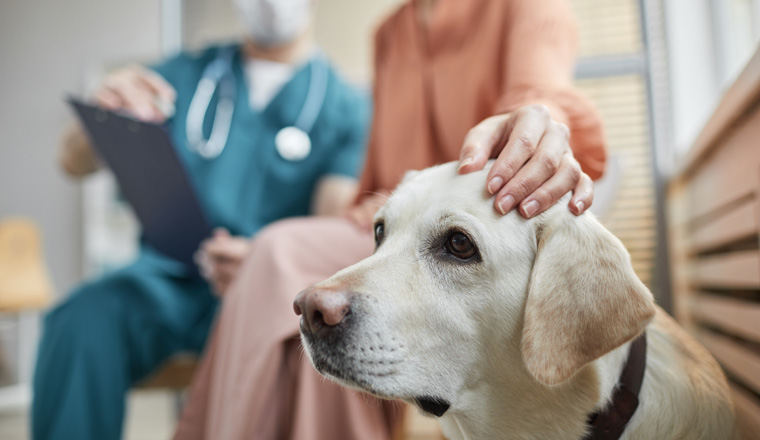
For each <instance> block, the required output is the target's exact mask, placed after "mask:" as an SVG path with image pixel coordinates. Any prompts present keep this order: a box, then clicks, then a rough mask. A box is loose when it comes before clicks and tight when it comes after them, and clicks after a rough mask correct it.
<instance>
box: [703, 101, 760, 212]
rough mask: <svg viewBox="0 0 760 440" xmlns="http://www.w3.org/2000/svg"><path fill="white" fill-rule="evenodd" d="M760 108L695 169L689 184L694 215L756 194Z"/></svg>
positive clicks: (759, 154)
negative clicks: (755, 177)
mask: <svg viewBox="0 0 760 440" xmlns="http://www.w3.org/2000/svg"><path fill="white" fill-rule="evenodd" d="M758 139H760V108H758V109H756V110H754V111H753V112H752V114H751V115H749V116H748V117H747V119H745V120H743V121H742V122H741V123H740V124H739V125H738V126H737V127H736V128H732V129H730V130H728V131H727V132H726V133H725V138H724V140H722V143H721V145H720V148H718V149H716V150H714V151H713V152H712V153H711V154H710V156H709V157H708V158H707V161H706V162H704V163H703V164H702V166H700V167H698V168H697V169H696V170H695V174H694V175H693V178H692V179H691V184H690V186H689V201H690V204H691V211H692V212H691V214H692V216H696V217H698V216H702V215H705V214H708V213H710V212H715V211H716V210H718V209H719V208H720V207H721V206H724V205H725V204H726V203H727V202H730V201H733V200H738V199H740V198H742V197H746V196H748V195H751V194H752V193H754V191H755V189H756V186H757V182H756V181H755V179H754V176H756V175H757V169H758V168H757V166H758V163H760V146H758Z"/></svg>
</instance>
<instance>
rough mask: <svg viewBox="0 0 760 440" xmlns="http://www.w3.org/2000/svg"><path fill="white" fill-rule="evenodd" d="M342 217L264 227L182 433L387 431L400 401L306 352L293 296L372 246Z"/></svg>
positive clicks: (298, 436) (318, 439) (268, 435)
mask: <svg viewBox="0 0 760 440" xmlns="http://www.w3.org/2000/svg"><path fill="white" fill-rule="evenodd" d="M373 246H374V243H373V238H372V236H371V234H369V233H367V232H364V231H360V230H358V229H357V228H356V227H355V226H354V225H353V224H351V223H349V222H348V221H346V220H343V219H334V218H304V219H294V220H286V221H282V222H279V223H276V224H274V225H271V226H269V227H267V228H266V229H264V230H262V231H261V232H260V233H259V234H258V235H257V237H256V239H255V240H254V242H253V245H252V250H251V254H250V255H249V256H248V258H247V259H246V261H245V262H244V263H243V266H242V267H241V270H240V274H239V275H238V277H237V279H236V280H235V281H234V282H233V283H232V284H231V285H230V288H229V289H228V291H227V292H226V294H225V296H224V298H223V301H222V306H221V310H220V313H219V316H218V317H217V322H216V324H215V326H214V329H213V331H212V334H211V335H210V337H209V342H208V344H207V348H206V352H205V353H204V356H203V359H202V360H201V363H200V365H199V369H198V371H197V373H196V375H195V378H194V379H193V383H192V385H191V388H190V392H189V396H188V401H187V404H186V406H185V409H184V411H183V414H182V417H181V419H180V422H179V425H178V428H177V432H176V433H175V437H174V438H175V439H177V440H187V439H209V440H237V439H241V440H242V439H255V440H352V439H357V440H389V439H390V438H391V437H392V435H393V433H394V430H395V429H396V425H397V423H398V422H399V421H400V419H401V415H402V412H403V410H402V407H401V406H400V405H399V404H397V403H393V402H388V401H382V400H379V399H376V398H374V397H372V396H369V395H366V394H363V393H359V392H356V391H352V390H348V389H345V388H342V387H340V386H338V385H336V384H334V383H332V382H330V381H328V380H326V379H325V378H323V377H322V376H320V375H319V374H318V373H317V372H316V371H315V370H314V368H313V367H312V366H311V364H310V363H309V361H308V359H307V358H306V355H305V354H304V353H303V349H302V347H301V343H300V340H299V336H298V326H299V317H298V316H296V314H295V313H294V311H293V299H294V298H295V296H296V295H297V294H298V292H300V291H301V290H302V289H304V288H306V287H308V286H310V285H311V284H314V283H316V282H319V281H322V280H324V279H326V278H328V277H330V276H331V275H333V274H334V273H335V272H337V271H338V270H340V269H342V268H344V267H347V266H350V265H351V264H354V263H356V262H358V261H360V260H361V259H363V258H365V257H367V256H369V255H370V254H371V253H372V249H373Z"/></svg>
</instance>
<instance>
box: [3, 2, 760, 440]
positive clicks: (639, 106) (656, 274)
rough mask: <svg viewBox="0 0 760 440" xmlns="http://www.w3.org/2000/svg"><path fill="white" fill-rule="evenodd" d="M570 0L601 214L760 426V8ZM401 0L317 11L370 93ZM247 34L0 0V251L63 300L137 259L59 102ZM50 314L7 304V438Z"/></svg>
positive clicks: (164, 14)
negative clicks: (377, 41) (66, 144)
mask: <svg viewBox="0 0 760 440" xmlns="http://www.w3.org/2000/svg"><path fill="white" fill-rule="evenodd" d="M463 1H466V0H463ZM570 2H571V3H572V6H573V8H574V10H575V14H576V18H577V21H578V24H579V31H580V51H579V59H578V64H577V69H576V80H577V85H578V87H579V88H581V89H582V90H583V91H584V92H585V93H586V94H587V95H588V96H589V97H590V98H591V100H592V101H594V103H595V104H596V105H597V106H598V108H599V110H600V112H601V114H602V117H603V119H604V123H605V128H606V131H607V136H608V138H609V145H610V148H611V150H610V161H609V163H610V164H609V168H608V173H607V175H606V176H605V178H604V179H603V181H602V182H601V183H600V184H599V189H598V190H597V196H596V198H597V200H596V204H595V208H594V209H596V210H597V213H598V214H599V215H600V216H601V218H602V220H603V222H604V223H605V225H606V226H607V227H608V228H609V229H610V230H611V231H612V232H613V233H615V234H616V235H617V236H618V237H619V238H620V239H621V240H622V241H623V243H624V244H625V245H626V246H627V247H628V250H629V251H630V253H631V256H632V260H633V265H634V268H635V270H636V272H637V274H638V275H639V277H640V278H641V279H642V280H643V281H644V282H645V283H646V284H647V285H648V286H649V287H650V288H651V289H652V291H653V292H655V294H656V296H657V298H658V301H659V302H660V304H661V305H662V306H663V307H664V308H666V309H667V310H668V311H670V312H671V313H674V314H676V316H677V318H678V319H679V320H680V321H681V322H682V323H683V324H684V325H686V326H688V327H689V328H690V329H691V330H693V331H694V332H695V334H698V335H700V337H701V339H702V341H703V342H705V344H706V345H708V347H709V348H710V349H711V350H712V351H713V352H714V353H715V354H716V357H718V359H719V360H720V361H721V363H722V364H723V366H724V367H725V368H726V370H727V372H728V374H729V376H730V377H731V378H732V380H733V384H734V389H735V392H736V393H737V394H736V395H737V396H739V397H738V398H737V399H739V400H740V401H741V403H740V404H739V405H738V406H740V407H741V411H742V413H743V414H746V415H747V419H748V420H750V421H752V420H754V422H753V423H754V424H755V425H754V426H755V427H757V426H760V399H758V393H760V350H758V343H759V342H760V328H759V327H758V322H760V311H759V310H760V309H759V308H758V304H760V259H759V258H758V250H757V248H758V220H757V219H758V216H760V208H758V206H760V202H758V197H756V194H757V191H758V189H760V153H758V152H759V151H760V145H758V139H760V133H754V132H758V130H760V124H757V123H755V121H756V120H758V121H760V116H757V115H756V113H757V109H758V106H757V103H758V102H760V99H759V98H758V91H760V60H757V59H756V58H753V56H754V55H755V51H756V48H757V42H758V41H759V40H760V0H571V1H570ZM400 3H401V1H399V0H373V1H368V0H319V1H318V3H317V15H316V17H317V19H316V36H317V40H318V42H319V44H320V45H321V46H322V47H323V48H324V50H325V52H326V53H327V54H328V56H329V57H330V58H331V59H332V61H333V62H334V63H335V64H336V65H337V66H338V67H339V68H340V69H341V70H342V71H343V72H344V74H345V75H346V76H347V77H348V78H349V79H350V80H351V81H352V82H354V83H355V84H357V85H359V86H361V87H364V88H366V89H367V90H369V89H370V88H371V76H372V75H371V72H372V70H371V61H372V34H373V31H374V30H375V25H376V24H377V23H378V22H379V21H380V20H381V19H382V18H383V17H384V16H385V15H387V14H388V13H390V12H391V11H392V10H393V9H394V8H396V7H397V6H398V5H399V4H400ZM239 36H240V29H239V28H238V21H237V20H236V19H235V17H234V15H233V8H232V6H231V4H230V2H229V0H132V1H129V2H123V1H115V0H97V1H96V0H69V1H65V2H60V1H51V0H39V1H34V2H29V1H22V0H0V133H2V138H0V222H3V221H8V220H10V219H17V218H21V219H24V220H25V221H28V222H31V225H32V226H33V227H32V230H31V231H28V233H29V237H30V238H29V241H28V242H25V243H31V244H30V245H29V246H31V247H30V248H29V249H27V250H26V251H24V250H23V249H22V250H21V251H19V250H18V249H16V250H14V248H13V246H14V245H13V243H11V244H10V245H9V246H10V248H8V249H5V250H4V249H3V248H2V246H3V241H2V233H1V232H0V253H1V252H6V254H5V255H6V256H7V255H8V253H11V254H10V255H13V254H12V253H13V252H16V251H18V252H22V251H24V252H29V253H30V255H28V256H27V257H26V258H28V259H29V260H30V261H38V262H39V267H40V272H39V273H40V274H41V276H44V275H45V274H46V273H47V274H48V275H49V277H46V278H47V279H48V280H49V284H48V285H49V286H50V288H49V291H50V292H52V298H53V301H56V300H57V299H58V298H60V296H61V295H63V294H65V292H67V291H69V290H70V289H71V288H72V287H73V286H74V285H75V284H77V283H78V282H79V281H80V280H81V279H82V278H83V277H85V276H89V275H93V274H96V273H99V272H100V271H103V270H105V269H108V268H110V267H114V266H118V265H120V264H122V263H124V262H126V261H129V259H130V258H131V256H132V255H133V253H134V252H135V250H136V247H135V237H136V236H137V227H136V223H135V221H134V219H133V217H132V214H131V212H130V210H129V208H128V207H127V206H125V205H124V204H123V203H121V202H120V201H119V199H118V197H116V196H115V187H114V184H113V179H112V178H111V176H110V175H109V174H108V172H106V171H101V172H99V173H98V175H96V176H94V177H92V178H90V179H88V180H86V181H85V182H84V183H79V182H75V181H72V180H69V179H67V178H66V177H65V176H64V175H63V174H62V172H61V171H60V170H59V166H58V161H57V156H58V147H59V138H60V135H61V133H62V131H63V129H64V127H65V125H66V124H67V123H69V122H70V121H71V120H72V114H71V113H70V111H69V109H68V108H67V107H66V106H65V104H64V102H63V98H64V97H65V96H66V95H67V94H74V95H86V94H87V93H88V91H90V90H92V88H93V87H94V86H95V85H97V84H98V81H99V79H100V78H101V77H102V76H103V74H104V73H105V72H107V71H109V70H110V69H113V68H114V67H117V66H122V65H124V64H127V63H134V62H138V63H143V62H150V61H152V60H156V59H158V58H160V57H161V56H163V55H167V54H172V53H175V52H177V51H178V50H181V49H187V48H195V47H202V46H204V45H206V44H208V43H210V42H218V41H225V40H231V39H235V38H238V37H239ZM34 228H36V229H34ZM0 231H2V229H0ZM36 237H40V240H41V241H40V243H39V252H37V247H35V239H36ZM11 260H13V258H11ZM3 261H4V260H3V256H2V254H0V264H2V263H3ZM34 264H38V263H34ZM1 282H2V281H1V279H0V297H1V296H2V292H3V290H2V289H3V286H2V285H1ZM42 284H43V286H42V287H41V288H42V289H43V290H44V289H45V288H46V286H47V285H46V284H45V283H42ZM39 315H40V310H39V308H38V307H20V306H19V307H12V306H4V307H3V310H2V312H1V313H0V438H3V439H15V438H18V439H22V438H27V435H28V434H27V432H28V431H27V426H26V423H27V422H26V406H27V405H28V402H29V399H30V392H29V386H28V383H29V380H30V376H31V371H32V366H33V358H34V351H35V347H36V341H37V338H38V333H39V328H38V325H39ZM175 396H176V393H175V391H173V390H162V389H156V388H151V389H147V390H141V391H136V392H134V393H133V396H132V398H131V399H130V410H129V411H130V412H129V416H128V426H127V438H132V439H138V438H139V439H152V438H167V437H168V436H169V435H170V433H171V432H172V428H173V426H174V425H173V423H174V420H175V404H176V402H175V400H176V399H175ZM758 438H760V437H758Z"/></svg>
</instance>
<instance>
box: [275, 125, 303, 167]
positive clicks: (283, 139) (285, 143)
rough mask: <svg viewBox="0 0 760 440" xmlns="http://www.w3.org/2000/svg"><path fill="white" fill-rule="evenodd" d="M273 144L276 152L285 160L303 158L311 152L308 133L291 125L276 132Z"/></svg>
mask: <svg viewBox="0 0 760 440" xmlns="http://www.w3.org/2000/svg"><path fill="white" fill-rule="evenodd" d="M274 145H275V147H276V148H277V153H279V154H280V156H281V157H282V158H283V159H285V160H290V161H296V160H303V159H305V158H306V157H307V156H308V155H309V153H311V139H309V135H308V134H306V132H305V131H303V130H301V129H300V128H298V127H294V126H292V125H291V126H289V127H285V128H282V129H281V130H280V131H279V132H277V136H275V138H274Z"/></svg>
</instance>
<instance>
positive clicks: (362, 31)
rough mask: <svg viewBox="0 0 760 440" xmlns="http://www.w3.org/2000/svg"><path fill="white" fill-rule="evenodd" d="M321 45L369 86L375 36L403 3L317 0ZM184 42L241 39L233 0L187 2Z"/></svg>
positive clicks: (192, 44) (354, 77)
mask: <svg viewBox="0 0 760 440" xmlns="http://www.w3.org/2000/svg"><path fill="white" fill-rule="evenodd" d="M315 1H316V17H315V29H316V37H317V41H318V42H319V44H320V45H321V46H322V47H323V48H324V50H325V51H326V52H327V54H328V55H329V56H330V58H331V59H332V60H333V61H334V62H335V63H336V64H337V65H338V67H339V68H340V69H341V70H342V71H343V73H344V74H345V75H346V76H347V77H348V78H349V79H351V80H353V81H355V82H357V83H359V84H363V85H369V82H370V81H371V73H372V36H373V34H374V31H375V28H376V27H377V24H378V23H379V22H380V20H382V18H383V17H385V16H386V15H387V14H389V13H390V12H391V11H393V10H394V9H395V8H396V7H398V5H400V4H401V3H403V1H402V0H315ZM184 8H185V13H184V23H183V26H184V30H183V34H184V42H185V44H186V45H187V46H190V47H199V46H203V45H205V44H208V43H209V42H211V41H219V40H228V39H232V38H239V36H240V33H241V31H240V27H239V25H238V23H237V19H236V18H235V15H234V10H233V8H232V7H231V2H230V0H185V2H184Z"/></svg>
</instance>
